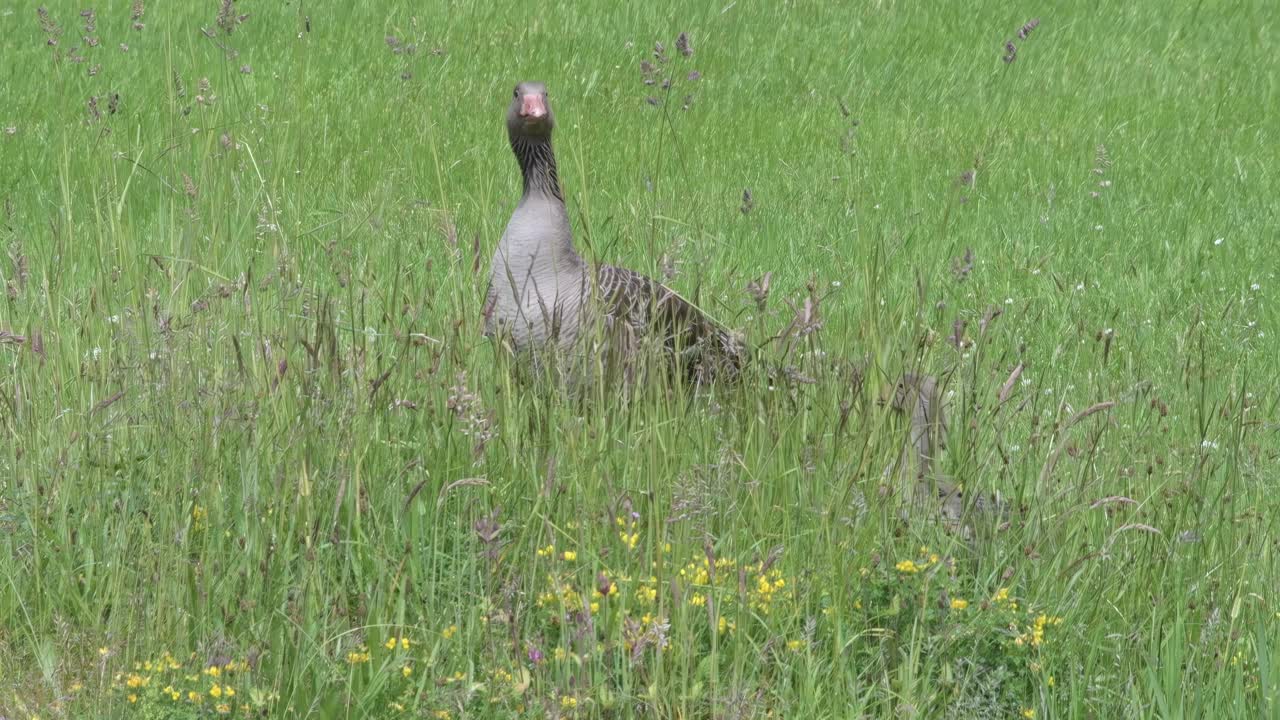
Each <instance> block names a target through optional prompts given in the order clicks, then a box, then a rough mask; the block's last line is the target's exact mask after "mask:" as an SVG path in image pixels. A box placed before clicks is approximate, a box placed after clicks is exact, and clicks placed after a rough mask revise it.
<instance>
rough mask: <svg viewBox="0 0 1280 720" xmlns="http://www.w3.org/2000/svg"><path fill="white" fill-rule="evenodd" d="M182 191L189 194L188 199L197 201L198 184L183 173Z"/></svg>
mask: <svg viewBox="0 0 1280 720" xmlns="http://www.w3.org/2000/svg"><path fill="white" fill-rule="evenodd" d="M182 190H183V192H185V193H186V194H187V197H189V198H191V199H192V200H195V199H196V194H197V193H196V184H195V182H194V181H192V179H191V176H190V175H188V174H186V173H182Z"/></svg>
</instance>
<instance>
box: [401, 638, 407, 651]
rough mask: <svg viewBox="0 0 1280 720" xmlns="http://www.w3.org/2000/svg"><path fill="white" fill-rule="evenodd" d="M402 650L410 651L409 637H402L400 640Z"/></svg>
mask: <svg viewBox="0 0 1280 720" xmlns="http://www.w3.org/2000/svg"><path fill="white" fill-rule="evenodd" d="M400 649H401V650H408V649H409V638H407V637H402V638H400Z"/></svg>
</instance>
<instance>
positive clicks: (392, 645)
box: [382, 637, 396, 650]
mask: <svg viewBox="0 0 1280 720" xmlns="http://www.w3.org/2000/svg"><path fill="white" fill-rule="evenodd" d="M382 646H383V647H385V648H386V649H388V650H395V649H396V639H395V638H393V637H390V638H387V641H386V642H385V643H383V644H382Z"/></svg>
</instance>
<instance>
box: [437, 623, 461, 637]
mask: <svg viewBox="0 0 1280 720" xmlns="http://www.w3.org/2000/svg"><path fill="white" fill-rule="evenodd" d="M457 632H458V626H457V625H450V626H449V627H447V628H445V629H444V630H442V631H441V632H440V634H441V635H443V636H444V639H445V640H448V639H449V638H451V637H453V636H454V634H455V633H457Z"/></svg>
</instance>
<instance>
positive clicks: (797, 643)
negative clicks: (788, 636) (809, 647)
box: [787, 640, 804, 652]
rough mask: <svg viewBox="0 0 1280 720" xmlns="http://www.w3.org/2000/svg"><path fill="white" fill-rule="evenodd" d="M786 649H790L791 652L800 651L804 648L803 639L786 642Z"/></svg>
mask: <svg viewBox="0 0 1280 720" xmlns="http://www.w3.org/2000/svg"><path fill="white" fill-rule="evenodd" d="M787 649H788V650H790V651H791V652H800V651H801V650H802V649H804V641H803V640H790V641H788V642H787Z"/></svg>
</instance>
